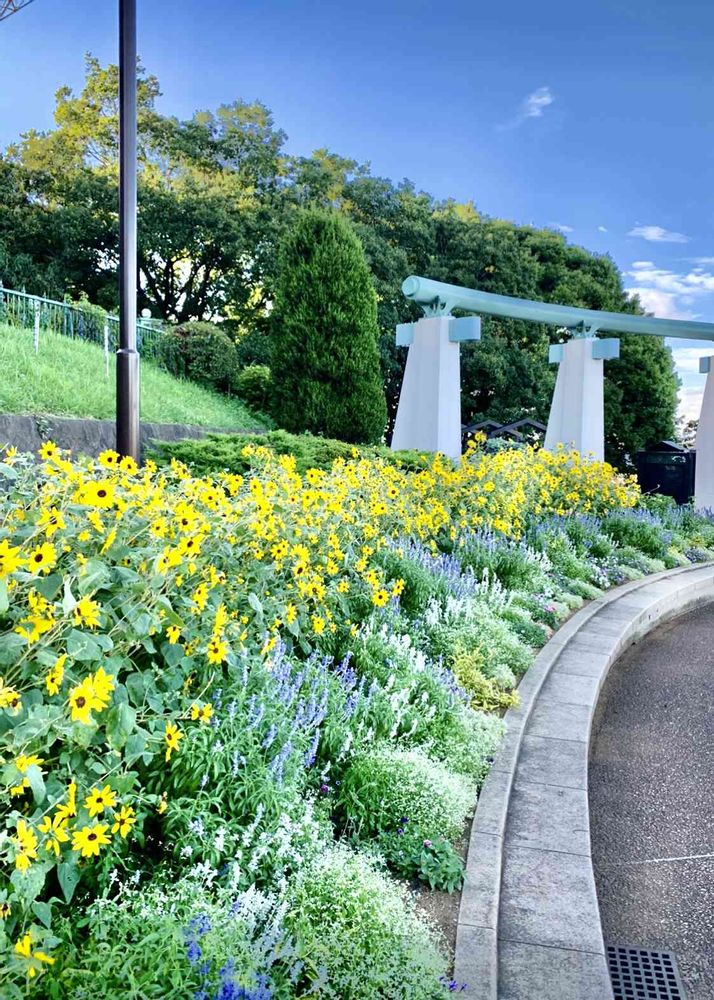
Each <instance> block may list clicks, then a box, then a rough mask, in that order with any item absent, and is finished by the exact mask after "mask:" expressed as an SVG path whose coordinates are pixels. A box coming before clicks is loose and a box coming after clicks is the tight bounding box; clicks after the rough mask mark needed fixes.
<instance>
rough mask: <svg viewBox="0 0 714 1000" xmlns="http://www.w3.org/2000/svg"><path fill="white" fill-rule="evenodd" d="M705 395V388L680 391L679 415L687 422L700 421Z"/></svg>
mask: <svg viewBox="0 0 714 1000" xmlns="http://www.w3.org/2000/svg"><path fill="white" fill-rule="evenodd" d="M703 395H704V388H703V387H702V388H701V389H696V388H694V387H691V388H688V389H684V388H682V389H680V390H679V408H678V411H679V415H680V416H681V417H684V419H685V420H699V414H700V413H701V412H702V396H703Z"/></svg>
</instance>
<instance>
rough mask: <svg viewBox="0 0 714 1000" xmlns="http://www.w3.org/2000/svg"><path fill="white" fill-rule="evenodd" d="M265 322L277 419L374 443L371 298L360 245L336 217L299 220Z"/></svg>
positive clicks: (381, 410) (313, 215) (292, 427)
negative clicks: (267, 322) (269, 327)
mask: <svg viewBox="0 0 714 1000" xmlns="http://www.w3.org/2000/svg"><path fill="white" fill-rule="evenodd" d="M271 325H272V333H271V344H272V363H271V368H272V372H273V387H274V397H273V411H274V415H275V417H276V419H277V420H278V422H279V423H280V424H281V425H282V426H283V427H285V429H286V430H289V431H310V432H311V433H313V434H322V435H325V436H327V437H334V438H339V439H341V440H343V441H353V442H360V443H372V442H376V441H378V440H379V439H380V438H381V436H382V433H383V431H384V426H385V423H386V417H387V414H386V404H385V398H384V390H383V388H382V379H381V373H380V368H379V351H378V347H377V337H378V329H377V300H376V295H375V292H374V288H373V286H372V279H371V277H370V273H369V268H368V267H367V263H366V261H365V257H364V251H363V249H362V246H361V244H360V242H359V240H358V238H357V237H356V236H355V234H354V232H353V231H352V229H351V228H350V226H349V224H348V223H347V222H346V221H345V220H344V219H342V218H341V217H340V216H339V215H337V214H336V213H335V212H327V211H323V210H319V209H306V210H303V211H302V212H300V213H299V215H298V216H297V218H296V220H295V224H294V226H293V227H292V229H291V231H290V232H289V234H288V236H287V237H286V239H285V240H284V243H283V246H282V249H281V255H280V269H279V276H278V282H277V287H276V291H275V307H274V310H273V315H272V324H271Z"/></svg>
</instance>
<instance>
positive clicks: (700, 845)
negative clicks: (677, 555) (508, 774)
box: [588, 606, 714, 1000]
mask: <svg viewBox="0 0 714 1000" xmlns="http://www.w3.org/2000/svg"><path fill="white" fill-rule="evenodd" d="M588 791H589V801H590V816H591V821H590V822H591V837H592V856H593V862H594V868H595V880H596V884H597V889H598V896H599V900H600V910H601V916H602V925H603V936H604V938H605V943H606V944H626V945H638V946H642V947H649V948H656V949H661V950H666V951H673V952H674V953H675V955H676V956H677V961H678V963H679V967H680V972H681V973H682V977H683V979H684V982H685V987H686V989H687V998H688V1000H714V607H712V606H709V607H705V608H702V609H699V610H697V611H693V612H690V613H689V614H687V615H684V616H683V617H681V618H678V619H675V620H674V621H672V622H670V623H669V624H667V625H664V626H662V627H661V628H659V629H657V630H656V631H654V632H652V633H651V634H650V635H649V636H648V637H646V638H645V639H644V640H643V641H642V642H641V643H640V644H639V645H637V646H634V647H633V648H632V649H631V650H630V651H629V652H627V653H626V654H625V655H624V656H623V657H622V658H621V659H620V661H619V662H618V663H617V664H616V665H615V666H613V668H612V670H611V672H610V675H609V677H608V679H607V681H606V683H605V686H604V688H603V691H602V695H601V698H600V701H599V705H598V711H597V716H596V719H595V724H594V727H593V740H592V743H591V760H590V777H589V790H588Z"/></svg>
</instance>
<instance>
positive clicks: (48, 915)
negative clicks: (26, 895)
mask: <svg viewBox="0 0 714 1000" xmlns="http://www.w3.org/2000/svg"><path fill="white" fill-rule="evenodd" d="M32 909H33V911H34V914H35V916H36V917H37V919H38V920H40V921H41V922H42V923H43V924H44V925H45V927H46V928H47V930H49V929H50V927H51V926H52V907H51V906H50V904H49V903H43V902H41V901H40V900H35V902H34V903H33V904H32Z"/></svg>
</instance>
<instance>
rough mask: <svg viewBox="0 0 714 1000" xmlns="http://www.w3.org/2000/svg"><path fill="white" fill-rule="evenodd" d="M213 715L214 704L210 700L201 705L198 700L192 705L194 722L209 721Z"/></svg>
mask: <svg viewBox="0 0 714 1000" xmlns="http://www.w3.org/2000/svg"><path fill="white" fill-rule="evenodd" d="M212 715H213V705H211V704H209V703H208V702H206V704H205V705H199V704H198V703H197V702H194V703H193V705H191V718H192V719H193V720H194V722H196V721H198V722H209V721H210V719H211V716H212Z"/></svg>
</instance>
